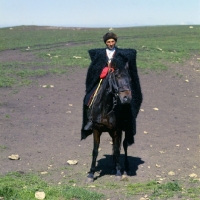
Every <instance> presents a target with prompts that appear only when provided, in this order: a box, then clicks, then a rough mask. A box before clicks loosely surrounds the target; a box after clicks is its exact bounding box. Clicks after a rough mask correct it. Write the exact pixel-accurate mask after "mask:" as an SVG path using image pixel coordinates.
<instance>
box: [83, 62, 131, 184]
mask: <svg viewBox="0 0 200 200" xmlns="http://www.w3.org/2000/svg"><path fill="white" fill-rule="evenodd" d="M111 69H112V70H110V71H109V72H108V74H107V76H106V77H105V78H104V79H103V81H102V83H101V86H100V88H99V90H98V91H97V93H96V96H94V97H93V98H94V101H93V104H92V106H91V107H90V108H89V110H88V113H89V115H90V117H91V118H92V121H93V127H92V132H93V140H94V141H93V152H92V163H91V168H90V171H89V173H88V176H87V180H86V182H93V181H94V174H95V167H96V160H97V156H98V149H99V144H100V136H101V134H102V132H108V133H109V135H110V137H111V138H112V143H113V161H114V162H113V164H114V170H115V172H116V177H117V179H121V178H122V172H121V165H120V149H121V140H122V132H123V130H124V131H125V133H126V127H127V126H128V125H127V124H128V123H127V122H128V120H129V118H131V106H130V103H131V100H132V92H131V77H130V75H129V66H128V63H127V64H126V65H125V66H123V67H120V68H119V67H117V66H112V67H111ZM129 122H130V121H129ZM129 124H130V123H129ZM123 148H124V152H125V162H124V173H123V175H124V176H126V175H127V173H128V171H129V162H128V157H127V149H128V142H127V140H126V137H125V138H124V141H123Z"/></svg>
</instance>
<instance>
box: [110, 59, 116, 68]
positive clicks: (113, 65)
mask: <svg viewBox="0 0 200 200" xmlns="http://www.w3.org/2000/svg"><path fill="white" fill-rule="evenodd" d="M111 66H112V68H114V69H117V61H116V59H113V60H112V61H111Z"/></svg>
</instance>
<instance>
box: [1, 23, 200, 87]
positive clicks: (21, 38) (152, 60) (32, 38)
mask: <svg viewBox="0 0 200 200" xmlns="http://www.w3.org/2000/svg"><path fill="white" fill-rule="evenodd" d="M107 31H108V29H105V28H93V29H84V28H82V29H79V28H74V29H68V28H63V29H59V28H56V27H54V28H47V27H39V26H20V27H13V29H10V28H0V51H4V50H13V49H15V50H17V51H21V53H22V54H24V55H25V56H27V57H28V56H29V55H34V56H35V61H34V62H28V61H27V62H26V61H23V62H21V61H15V62H9V61H7V62H2V61H0V87H11V86H13V85H27V84H30V83H32V79H33V78H35V77H36V78H37V77H40V76H45V75H48V74H57V75H60V74H67V73H68V69H69V68H72V67H88V66H89V64H90V58H89V55H88V50H89V49H92V48H103V47H105V44H104V43H103V41H102V36H103V35H104V34H105V33H106V32H107ZM114 32H116V33H117V35H118V38H119V39H118V42H117V46H118V47H120V48H134V49H136V50H137V52H138V53H137V66H138V68H141V69H144V70H156V71H159V70H167V69H168V66H169V65H170V64H172V63H184V62H185V61H186V60H187V59H188V58H189V57H190V56H191V55H192V54H194V53H196V54H199V53H200V45H199V41H200V26H193V28H189V26H152V27H132V28H116V29H114Z"/></svg>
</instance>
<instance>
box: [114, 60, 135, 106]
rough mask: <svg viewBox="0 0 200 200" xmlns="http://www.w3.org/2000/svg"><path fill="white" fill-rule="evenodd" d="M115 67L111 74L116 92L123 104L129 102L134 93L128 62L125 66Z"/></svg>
mask: <svg viewBox="0 0 200 200" xmlns="http://www.w3.org/2000/svg"><path fill="white" fill-rule="evenodd" d="M114 68H115V70H114V71H113V72H112V75H111V79H112V81H111V82H112V87H113V90H114V94H115V95H116V96H118V97H119V99H120V102H121V104H129V103H130V102H131V100H132V94H131V77H130V75H129V72H128V69H129V66H128V63H127V64H126V66H124V67H120V68H116V67H114Z"/></svg>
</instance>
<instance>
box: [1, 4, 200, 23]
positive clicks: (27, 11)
mask: <svg viewBox="0 0 200 200" xmlns="http://www.w3.org/2000/svg"><path fill="white" fill-rule="evenodd" d="M180 24H188V25H194V24H199V25H200V0H190V1H189V0H0V27H7V26H18V25H47V26H66V27H127V26H152V25H180Z"/></svg>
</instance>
